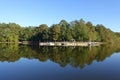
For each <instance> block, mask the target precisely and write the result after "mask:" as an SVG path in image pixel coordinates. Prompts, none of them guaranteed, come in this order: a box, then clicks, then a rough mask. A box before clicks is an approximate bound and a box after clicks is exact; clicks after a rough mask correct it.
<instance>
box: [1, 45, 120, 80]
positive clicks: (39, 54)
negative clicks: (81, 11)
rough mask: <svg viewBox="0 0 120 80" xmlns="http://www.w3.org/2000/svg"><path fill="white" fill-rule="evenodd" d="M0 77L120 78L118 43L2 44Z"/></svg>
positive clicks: (28, 79)
mask: <svg viewBox="0 0 120 80" xmlns="http://www.w3.org/2000/svg"><path fill="white" fill-rule="evenodd" d="M0 80H120V46H119V45H102V46H96V47H40V46H27V45H17V44H9V45H8V44H7V45H6V44H1V45H0Z"/></svg>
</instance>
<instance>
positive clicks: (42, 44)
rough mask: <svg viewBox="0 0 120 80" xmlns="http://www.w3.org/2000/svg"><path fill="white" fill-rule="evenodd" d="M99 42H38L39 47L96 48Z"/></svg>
mask: <svg viewBox="0 0 120 80" xmlns="http://www.w3.org/2000/svg"><path fill="white" fill-rule="evenodd" d="M98 45H100V42H39V46H98Z"/></svg>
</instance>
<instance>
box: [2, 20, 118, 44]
mask: <svg viewBox="0 0 120 80" xmlns="http://www.w3.org/2000/svg"><path fill="white" fill-rule="evenodd" d="M71 40H75V41H100V42H118V41H120V33H115V32H113V31H111V30H110V29H107V28H106V27H105V26H103V25H102V24H97V25H93V24H92V23H91V22H89V21H88V22H85V21H84V20H83V19H80V20H75V21H72V22H70V23H68V22H67V21H66V20H61V21H60V22H59V23H58V24H53V25H52V26H49V27H48V26H47V25H46V24H41V25H40V26H29V27H21V26H20V25H18V24H16V23H9V24H6V23H0V42H19V41H71Z"/></svg>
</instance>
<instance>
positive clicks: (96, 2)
mask: <svg viewBox="0 0 120 80" xmlns="http://www.w3.org/2000/svg"><path fill="white" fill-rule="evenodd" d="M81 18H83V19H84V20H85V21H86V22H87V21H91V22H92V23H93V24H94V25H96V24H103V25H104V26H106V27H107V28H110V29H111V30H113V31H115V32H120V28H119V27H120V22H119V21H120V0H0V22H1V23H2V22H5V23H9V22H15V23H17V24H20V25H21V26H38V25H40V24H47V25H48V26H51V25H52V24H55V23H59V22H60V20H62V19H65V20H67V21H68V22H70V21H73V20H80V19H81Z"/></svg>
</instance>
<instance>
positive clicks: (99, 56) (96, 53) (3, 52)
mask: <svg viewBox="0 0 120 80" xmlns="http://www.w3.org/2000/svg"><path fill="white" fill-rule="evenodd" d="M119 51H120V46H117V45H102V46H97V47H36V46H27V45H18V44H7V45H6V44H1V45H0V61H1V62H4V61H7V62H15V61H18V60H19V59H20V58H27V59H38V60H39V61H41V62H45V61H47V60H51V61H53V62H55V63H58V64H59V65H60V66H61V67H65V66H67V65H68V64H69V65H71V66H73V67H76V68H78V67H79V68H81V69H82V68H84V67H85V66H86V65H91V64H92V63H93V61H94V60H96V61H98V62H99V61H103V60H105V59H106V58H107V57H109V56H111V55H112V54H113V53H114V52H119Z"/></svg>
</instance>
